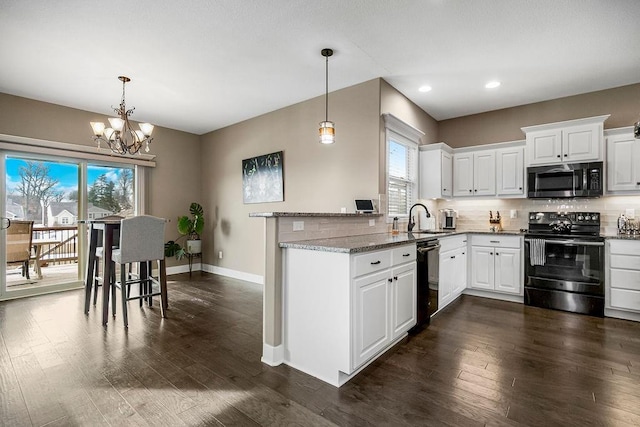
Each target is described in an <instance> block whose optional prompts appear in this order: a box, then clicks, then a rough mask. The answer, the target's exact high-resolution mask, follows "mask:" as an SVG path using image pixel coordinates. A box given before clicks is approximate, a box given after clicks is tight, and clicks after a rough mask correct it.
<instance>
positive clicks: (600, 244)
mask: <svg viewBox="0 0 640 427" xmlns="http://www.w3.org/2000/svg"><path fill="white" fill-rule="evenodd" d="M531 240H532V239H524V241H525V242H531ZM542 240H544V242H545V243H558V244H561V245H575V246H604V242H576V241H574V240H553V239H542Z"/></svg>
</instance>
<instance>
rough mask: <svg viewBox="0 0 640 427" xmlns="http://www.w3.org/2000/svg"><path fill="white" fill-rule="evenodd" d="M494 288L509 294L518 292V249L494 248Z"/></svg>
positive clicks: (519, 280)
mask: <svg viewBox="0 0 640 427" xmlns="http://www.w3.org/2000/svg"><path fill="white" fill-rule="evenodd" d="M494 259H495V264H494V265H495V282H494V283H495V286H494V289H495V290H496V291H500V292H508V293H510V294H519V293H520V282H521V281H522V280H523V279H521V278H520V249H511V248H495V258H494Z"/></svg>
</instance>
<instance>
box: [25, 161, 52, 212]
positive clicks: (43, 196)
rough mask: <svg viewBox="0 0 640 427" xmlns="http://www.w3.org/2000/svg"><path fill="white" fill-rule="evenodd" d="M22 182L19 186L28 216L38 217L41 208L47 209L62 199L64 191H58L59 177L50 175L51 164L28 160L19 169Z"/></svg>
mask: <svg viewBox="0 0 640 427" xmlns="http://www.w3.org/2000/svg"><path fill="white" fill-rule="evenodd" d="M18 175H19V176H20V184H18V186H17V190H18V192H19V193H20V194H21V195H22V197H23V199H24V207H25V213H26V216H27V218H31V219H34V218H38V217H39V216H40V215H39V213H40V209H41V205H40V203H42V208H44V209H46V208H47V207H48V206H49V203H51V202H52V201H54V200H61V199H62V197H63V194H62V192H60V191H56V190H55V186H56V185H58V183H59V181H58V180H57V179H54V178H52V177H51V176H49V166H47V165H46V164H45V163H42V162H37V161H27V162H26V165H24V166H20V169H19V171H18Z"/></svg>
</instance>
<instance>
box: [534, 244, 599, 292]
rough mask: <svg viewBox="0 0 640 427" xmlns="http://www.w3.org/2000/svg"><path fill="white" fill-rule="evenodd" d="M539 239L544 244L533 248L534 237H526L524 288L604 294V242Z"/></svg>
mask: <svg viewBox="0 0 640 427" xmlns="http://www.w3.org/2000/svg"><path fill="white" fill-rule="evenodd" d="M540 240H542V241H543V242H544V244H543V245H540V244H538V245H535V247H534V240H532V236H529V237H527V238H525V286H529V287H535V288H544V289H553V290H561V291H568V292H577V293H586V294H593V295H604V241H603V240H602V239H589V238H563V237H545V238H543V239H540ZM542 247H543V249H542ZM536 251H538V253H536Z"/></svg>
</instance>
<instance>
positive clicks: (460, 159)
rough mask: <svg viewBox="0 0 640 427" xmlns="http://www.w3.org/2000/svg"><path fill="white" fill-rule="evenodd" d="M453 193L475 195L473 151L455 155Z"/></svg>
mask: <svg viewBox="0 0 640 427" xmlns="http://www.w3.org/2000/svg"><path fill="white" fill-rule="evenodd" d="M453 195H454V196H473V153H462V154H454V155H453Z"/></svg>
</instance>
